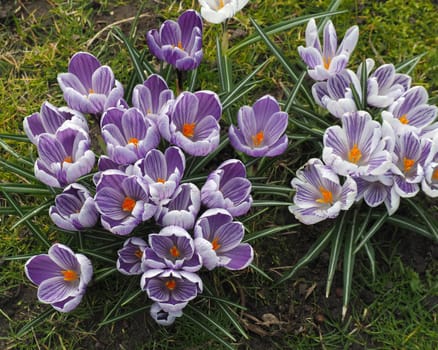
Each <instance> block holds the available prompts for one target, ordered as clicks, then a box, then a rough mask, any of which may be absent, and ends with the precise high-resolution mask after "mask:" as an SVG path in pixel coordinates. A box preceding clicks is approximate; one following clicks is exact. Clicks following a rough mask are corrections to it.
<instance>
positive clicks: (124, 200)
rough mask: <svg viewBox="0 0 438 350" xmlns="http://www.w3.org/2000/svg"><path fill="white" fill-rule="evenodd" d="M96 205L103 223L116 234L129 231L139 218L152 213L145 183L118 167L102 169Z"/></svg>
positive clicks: (153, 208)
mask: <svg viewBox="0 0 438 350" xmlns="http://www.w3.org/2000/svg"><path fill="white" fill-rule="evenodd" d="M94 200H95V201H96V207H97V210H98V211H99V213H100V214H101V222H102V226H103V227H104V228H105V229H107V230H108V231H110V232H112V233H115V234H118V235H128V234H130V233H131V232H132V230H133V229H134V228H135V227H136V226H137V225H138V224H140V223H141V222H142V221H146V220H148V219H150V218H151V217H152V216H154V214H155V211H156V209H157V208H156V205H155V204H152V203H150V201H149V191H148V188H147V185H146V184H145V183H144V181H142V180H141V179H140V178H139V177H138V176H135V175H127V174H125V173H123V172H121V171H118V170H107V171H104V172H103V173H102V174H101V176H100V180H99V183H98V184H97V186H96V196H95V198H94Z"/></svg>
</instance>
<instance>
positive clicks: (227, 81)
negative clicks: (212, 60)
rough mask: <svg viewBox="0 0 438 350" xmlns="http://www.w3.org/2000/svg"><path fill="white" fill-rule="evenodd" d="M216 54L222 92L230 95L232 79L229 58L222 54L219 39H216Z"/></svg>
mask: <svg viewBox="0 0 438 350" xmlns="http://www.w3.org/2000/svg"><path fill="white" fill-rule="evenodd" d="M216 52H217V62H218V70H219V78H220V81H221V87H222V91H225V92H226V93H230V92H231V91H232V85H233V83H232V79H233V78H232V75H231V63H230V61H229V57H228V56H227V55H224V52H223V51H222V43H221V40H220V39H219V37H216Z"/></svg>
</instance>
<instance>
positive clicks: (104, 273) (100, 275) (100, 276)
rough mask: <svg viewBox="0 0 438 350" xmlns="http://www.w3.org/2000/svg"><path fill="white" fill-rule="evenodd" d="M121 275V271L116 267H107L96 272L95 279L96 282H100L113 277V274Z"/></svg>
mask: <svg viewBox="0 0 438 350" xmlns="http://www.w3.org/2000/svg"><path fill="white" fill-rule="evenodd" d="M116 272H117V273H119V270H117V268H115V267H105V268H103V269H100V270H98V271H96V273H95V277H94V278H93V280H94V282H99V281H102V280H104V279H105V278H107V277H108V276H110V275H112V274H113V273H116Z"/></svg>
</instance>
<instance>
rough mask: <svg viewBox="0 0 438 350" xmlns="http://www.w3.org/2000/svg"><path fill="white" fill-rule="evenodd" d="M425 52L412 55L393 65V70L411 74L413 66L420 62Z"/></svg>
mask: <svg viewBox="0 0 438 350" xmlns="http://www.w3.org/2000/svg"><path fill="white" fill-rule="evenodd" d="M426 54H427V53H426V52H423V53H422V54H419V55H417V56H415V57H412V58H411V59H410V60H407V61H404V62H401V63H399V64H397V65H396V66H395V71H396V72H397V73H405V74H411V73H412V71H413V70H414V68H415V66H416V65H417V64H418V62H420V60H421V59H422V58H423V57H424V56H425V55H426Z"/></svg>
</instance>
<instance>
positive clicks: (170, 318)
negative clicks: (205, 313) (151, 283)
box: [150, 303, 183, 326]
mask: <svg viewBox="0 0 438 350" xmlns="http://www.w3.org/2000/svg"><path fill="white" fill-rule="evenodd" d="M150 314H151V317H152V318H153V319H154V320H155V322H157V323H158V324H159V325H161V326H170V325H172V324H173V322H175V319H176V318H177V317H181V316H182V315H183V312H182V310H179V311H176V312H167V311H164V310H163V309H162V308H161V307H160V305H159V304H158V303H153V304H152V305H151V309H150Z"/></svg>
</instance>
